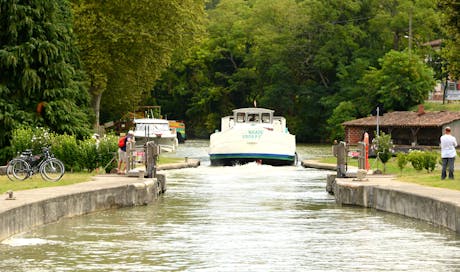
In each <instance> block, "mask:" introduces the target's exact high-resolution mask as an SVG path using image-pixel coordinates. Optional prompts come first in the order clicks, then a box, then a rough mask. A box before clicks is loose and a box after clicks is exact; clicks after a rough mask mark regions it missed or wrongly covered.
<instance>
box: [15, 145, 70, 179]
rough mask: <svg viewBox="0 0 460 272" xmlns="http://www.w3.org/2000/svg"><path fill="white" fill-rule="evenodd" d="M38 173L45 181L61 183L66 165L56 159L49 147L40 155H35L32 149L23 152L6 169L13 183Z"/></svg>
mask: <svg viewBox="0 0 460 272" xmlns="http://www.w3.org/2000/svg"><path fill="white" fill-rule="evenodd" d="M38 172H39V173H40V174H41V176H42V178H43V179H44V180H48V181H59V180H60V179H61V178H62V176H63V175H64V172H65V168H64V163H62V162H61V161H60V160H59V159H56V158H54V155H53V154H52V153H51V152H50V149H49V148H48V147H44V148H43V153H42V154H39V155H33V154H32V150H31V149H27V150H25V151H23V152H22V153H21V155H19V157H17V158H14V159H12V160H11V161H10V162H9V163H8V165H7V168H6V175H7V176H8V178H9V179H10V180H12V181H15V180H25V179H27V178H30V177H32V175H34V174H36V173H38Z"/></svg>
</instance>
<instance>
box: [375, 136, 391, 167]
mask: <svg viewBox="0 0 460 272" xmlns="http://www.w3.org/2000/svg"><path fill="white" fill-rule="evenodd" d="M372 142H373V145H374V147H373V148H374V150H375V152H376V154H377V159H378V160H380V161H381V162H382V163H383V173H385V170H386V163H387V162H388V161H389V160H390V159H391V157H392V156H393V147H394V146H393V142H392V140H391V135H390V134H385V132H381V133H380V135H377V136H376V137H375V138H374V140H373V141H372Z"/></svg>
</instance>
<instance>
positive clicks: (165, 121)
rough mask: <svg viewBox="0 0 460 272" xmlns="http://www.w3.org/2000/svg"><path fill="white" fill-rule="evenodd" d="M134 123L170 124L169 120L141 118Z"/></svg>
mask: <svg viewBox="0 0 460 272" xmlns="http://www.w3.org/2000/svg"><path fill="white" fill-rule="evenodd" d="M134 123H136V124H139V123H141V124H169V121H168V120H165V119H158V118H139V119H134Z"/></svg>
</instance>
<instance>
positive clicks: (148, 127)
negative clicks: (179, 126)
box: [133, 118, 178, 152]
mask: <svg viewBox="0 0 460 272" xmlns="http://www.w3.org/2000/svg"><path fill="white" fill-rule="evenodd" d="M133 123H134V125H135V127H134V139H135V140H136V146H143V145H144V144H145V143H146V142H149V141H153V142H155V144H157V145H159V146H160V149H161V151H164V152H174V151H176V149H177V146H178V140H177V133H176V130H175V129H174V128H171V127H170V126H169V122H168V120H165V119H158V118H139V119H134V120H133Z"/></svg>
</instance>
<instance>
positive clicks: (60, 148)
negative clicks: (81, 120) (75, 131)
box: [51, 134, 81, 172]
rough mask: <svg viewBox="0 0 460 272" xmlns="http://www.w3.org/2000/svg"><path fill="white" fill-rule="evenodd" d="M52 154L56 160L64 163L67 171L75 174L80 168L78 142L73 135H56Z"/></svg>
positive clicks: (53, 140)
mask: <svg viewBox="0 0 460 272" xmlns="http://www.w3.org/2000/svg"><path fill="white" fill-rule="evenodd" d="M51 152H52V153H53V154H54V156H55V157H56V158H58V159H59V160H61V161H62V162H63V163H64V166H65V168H66V169H68V170H70V171H71V172H73V171H74V170H75V167H77V166H78V158H79V157H80V156H81V154H80V152H79V150H78V145H77V140H76V139H75V136H72V135H67V134H64V135H56V136H54V137H53V139H52V144H51Z"/></svg>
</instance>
